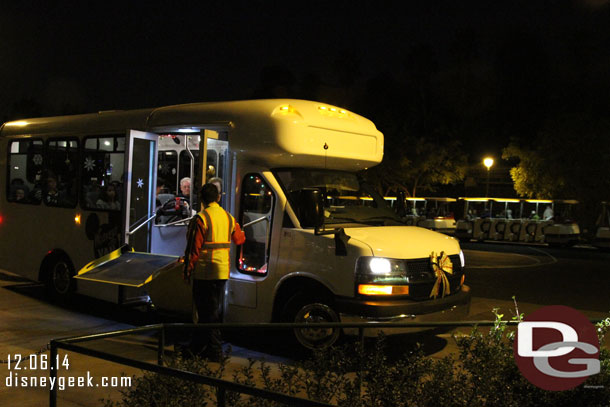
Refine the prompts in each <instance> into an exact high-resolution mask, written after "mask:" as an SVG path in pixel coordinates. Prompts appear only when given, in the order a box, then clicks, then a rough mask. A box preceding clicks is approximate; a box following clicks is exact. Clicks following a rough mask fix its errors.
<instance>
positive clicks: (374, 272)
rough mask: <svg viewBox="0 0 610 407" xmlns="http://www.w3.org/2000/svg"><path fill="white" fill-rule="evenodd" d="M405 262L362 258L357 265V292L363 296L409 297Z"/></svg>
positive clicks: (382, 258) (381, 258)
mask: <svg viewBox="0 0 610 407" xmlns="http://www.w3.org/2000/svg"><path fill="white" fill-rule="evenodd" d="M408 282H409V279H408V278H407V265H406V262H405V261H404V260H399V259H388V258H385V257H368V256H365V257H360V258H359V259H358V262H357V265H356V292H357V293H358V294H361V295H408V294H409V287H408V286H407V285H406V284H408Z"/></svg>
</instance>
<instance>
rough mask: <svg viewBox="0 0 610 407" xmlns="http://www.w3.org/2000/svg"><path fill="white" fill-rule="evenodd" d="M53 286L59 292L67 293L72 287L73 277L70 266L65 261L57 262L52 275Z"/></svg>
mask: <svg viewBox="0 0 610 407" xmlns="http://www.w3.org/2000/svg"><path fill="white" fill-rule="evenodd" d="M51 278H52V280H53V288H55V291H57V292H58V293H59V294H66V293H67V292H68V291H69V289H70V279H71V278H72V276H71V273H70V268H69V267H68V265H67V264H66V263H64V262H59V263H56V264H55V266H54V267H53V272H52V275H51Z"/></svg>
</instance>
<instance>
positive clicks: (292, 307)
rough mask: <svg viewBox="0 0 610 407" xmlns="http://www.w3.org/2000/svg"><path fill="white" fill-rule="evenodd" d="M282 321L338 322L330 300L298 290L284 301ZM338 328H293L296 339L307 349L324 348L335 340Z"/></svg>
mask: <svg viewBox="0 0 610 407" xmlns="http://www.w3.org/2000/svg"><path fill="white" fill-rule="evenodd" d="M283 320H284V321H286V322H295V323H303V322H307V323H312V324H313V323H316V322H340V318H339V314H338V313H337V312H336V311H335V310H334V309H333V307H332V301H329V300H328V299H325V298H322V297H317V296H312V295H307V294H306V293H303V292H298V293H296V294H295V295H293V296H292V297H291V298H290V299H289V300H288V302H287V303H286V307H285V311H284V318H283ZM340 334H341V329H340V328H327V329H321V328H300V329H297V328H295V329H293V335H294V338H295V339H296V341H297V342H298V343H299V344H300V345H301V346H303V347H304V348H307V349H325V348H328V347H330V346H332V345H333V344H335V343H336V342H337V340H338V339H339V336H340Z"/></svg>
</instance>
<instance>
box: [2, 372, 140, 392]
mask: <svg viewBox="0 0 610 407" xmlns="http://www.w3.org/2000/svg"><path fill="white" fill-rule="evenodd" d="M4 384H5V385H6V387H7V388H11V387H46V388H48V389H49V390H54V389H57V390H60V391H61V390H65V389H66V388H72V387H130V386H131V377H128V376H121V377H117V376H111V377H107V376H102V377H101V378H100V380H94V377H93V376H91V373H90V372H87V375H86V376H68V377H64V376H60V377H47V376H22V375H20V374H19V373H15V372H10V373H9V375H8V376H7V377H6V380H5V383H4Z"/></svg>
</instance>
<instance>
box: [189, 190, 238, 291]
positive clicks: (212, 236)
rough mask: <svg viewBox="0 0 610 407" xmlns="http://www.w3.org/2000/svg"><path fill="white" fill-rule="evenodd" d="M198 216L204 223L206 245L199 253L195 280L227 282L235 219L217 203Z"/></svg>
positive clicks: (194, 274)
mask: <svg viewBox="0 0 610 407" xmlns="http://www.w3.org/2000/svg"><path fill="white" fill-rule="evenodd" d="M197 215H199V217H200V218H201V220H202V221H203V230H204V233H205V235H204V243H203V245H202V246H201V250H200V251H199V259H197V263H196V264H195V270H194V272H193V278H195V279H198V280H227V279H228V278H229V266H230V259H229V252H230V249H231V235H232V234H233V232H234V231H235V219H234V218H233V216H231V214H230V213H228V212H227V211H225V210H224V209H222V208H221V207H220V206H219V205H218V204H217V203H216V202H213V203H211V204H210V205H209V206H207V207H206V208H205V209H204V210H203V211H201V212H199V213H198V214H197Z"/></svg>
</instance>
